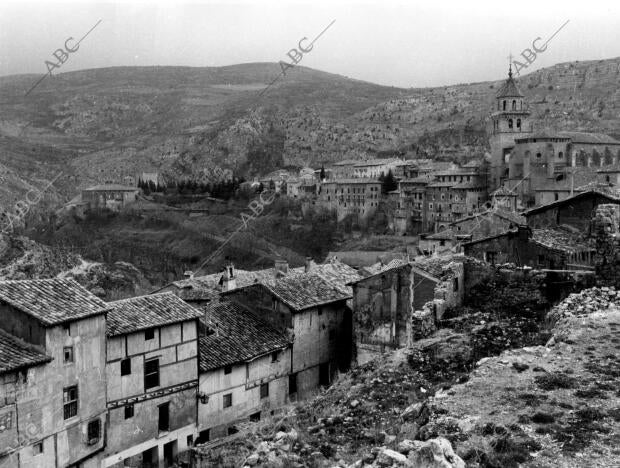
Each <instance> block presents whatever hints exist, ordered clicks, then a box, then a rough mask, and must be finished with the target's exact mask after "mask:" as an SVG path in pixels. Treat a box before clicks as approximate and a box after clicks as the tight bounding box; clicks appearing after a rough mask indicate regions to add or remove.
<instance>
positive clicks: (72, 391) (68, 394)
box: [62, 385, 78, 419]
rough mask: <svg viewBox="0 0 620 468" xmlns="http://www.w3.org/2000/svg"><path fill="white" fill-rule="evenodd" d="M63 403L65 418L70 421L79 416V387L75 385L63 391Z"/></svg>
mask: <svg viewBox="0 0 620 468" xmlns="http://www.w3.org/2000/svg"><path fill="white" fill-rule="evenodd" d="M62 402H63V412H64V418H65V419H70V418H72V417H74V416H77V412H78V387H77V385H73V386H71V387H65V388H64V389H63V390H62Z"/></svg>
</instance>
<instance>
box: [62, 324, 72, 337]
mask: <svg viewBox="0 0 620 468" xmlns="http://www.w3.org/2000/svg"><path fill="white" fill-rule="evenodd" d="M62 328H64V330H65V334H66V335H67V336H71V324H70V323H65V324H64V325H63V326H62Z"/></svg>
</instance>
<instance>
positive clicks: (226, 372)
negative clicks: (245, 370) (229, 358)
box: [224, 366, 232, 375]
mask: <svg viewBox="0 0 620 468" xmlns="http://www.w3.org/2000/svg"><path fill="white" fill-rule="evenodd" d="M231 373H232V366H224V374H225V375H226V374H231Z"/></svg>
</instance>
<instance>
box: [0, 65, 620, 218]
mask: <svg viewBox="0 0 620 468" xmlns="http://www.w3.org/2000/svg"><path fill="white" fill-rule="evenodd" d="M280 73H281V69H280V66H279V65H278V64H269V63H255V64H243V65H234V66H228V67H220V68H189V67H117V68H104V69H94V70H84V71H77V72H70V73H62V74H59V75H57V76H55V77H53V78H50V77H48V78H46V79H45V80H44V81H43V82H42V83H41V84H40V85H39V86H38V87H37V88H35V89H34V91H32V92H31V93H30V94H29V95H28V96H24V93H25V92H26V91H27V90H28V89H29V88H30V86H31V85H32V83H33V82H34V81H36V79H38V76H35V75H19V76H9V77H3V78H0V102H1V103H2V109H3V114H2V117H1V118H0V182H1V183H0V185H1V186H2V188H3V190H2V191H1V192H0V205H1V206H3V207H4V208H5V209H7V208H9V207H10V205H11V204H12V203H14V202H15V201H16V200H17V199H19V197H20V196H23V194H24V193H25V192H26V191H27V190H28V188H29V184H33V185H35V186H40V185H41V184H42V183H44V181H45V180H50V179H51V178H52V177H53V176H55V175H56V174H58V173H59V172H60V171H62V176H61V178H60V179H59V180H58V182H57V183H55V184H54V186H53V187H50V188H49V189H48V191H47V192H48V199H47V201H48V202H49V203H50V204H57V203H58V202H60V201H62V200H66V199H68V198H69V197H71V196H73V195H74V194H75V191H76V189H77V188H79V187H84V186H86V185H89V184H92V183H95V182H102V181H105V180H112V179H115V180H119V181H120V180H122V177H123V176H126V175H132V176H133V175H135V174H136V173H137V172H138V171H150V170H159V171H161V172H162V173H164V174H165V175H167V177H169V178H174V177H183V176H191V175H192V174H196V173H197V172H198V171H199V170H202V169H203V168H205V167H214V166H216V165H217V166H221V167H223V168H225V169H232V170H234V171H235V173H236V174H238V175H244V176H246V177H247V176H252V175H255V174H261V173H265V172H268V171H270V170H272V169H274V168H276V167H281V166H303V165H307V164H312V165H319V164H321V163H326V162H331V161H337V160H340V159H343V158H357V157H363V156H364V155H367V156H375V155H391V154H403V155H404V154H406V155H407V156H408V157H415V155H416V154H420V153H422V154H428V155H430V156H432V157H445V158H454V157H459V158H467V157H470V156H474V155H480V154H482V153H483V152H484V151H485V150H487V136H486V130H485V119H486V116H487V114H488V112H489V111H490V109H491V107H492V103H493V96H494V93H495V91H496V90H497V88H498V85H499V84H500V83H501V80H503V78H504V77H498V78H500V80H498V81H495V82H484V83H475V84H457V85H454V86H448V87H441V88H423V89H400V88H393V87H385V86H378V85H374V84H371V83H366V82H362V81H357V80H352V79H349V78H346V77H343V76H339V75H334V74H330V73H325V72H320V71H317V70H312V69H309V68H305V67H301V66H299V67H296V68H294V69H290V70H288V71H287V74H286V76H282V77H281V78H280V79H279V80H278V81H276V82H275V84H274V85H273V86H272V87H270V88H269V89H268V90H267V92H266V93H265V94H264V95H263V96H260V94H259V93H260V91H261V90H262V89H264V88H265V86H266V84H267V83H269V82H271V81H272V80H273V79H274V77H276V76H278V74H280ZM457 79H458V77H455V81H456V80H457ZM619 80H620V59H610V60H602V61H596V62H595V61H590V62H572V63H565V64H558V65H555V66H553V67H549V68H545V69H542V70H539V71H537V72H534V73H531V74H529V75H525V76H523V77H521V78H520V79H519V82H520V86H521V88H522V90H523V91H524V93H525V94H526V97H527V98H528V100H529V101H530V107H531V110H532V112H533V116H534V117H535V119H537V127H538V128H539V129H540V128H544V127H549V128H562V129H565V130H582V131H602V132H607V133H610V134H616V135H617V134H618V132H619V130H618V129H619V128H620V90H619V88H618V82H619ZM617 136H618V135H617ZM33 209H34V208H33Z"/></svg>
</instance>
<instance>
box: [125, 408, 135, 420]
mask: <svg viewBox="0 0 620 468" xmlns="http://www.w3.org/2000/svg"><path fill="white" fill-rule="evenodd" d="M130 418H133V405H125V419H130Z"/></svg>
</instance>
